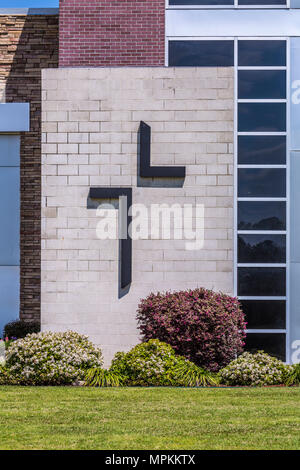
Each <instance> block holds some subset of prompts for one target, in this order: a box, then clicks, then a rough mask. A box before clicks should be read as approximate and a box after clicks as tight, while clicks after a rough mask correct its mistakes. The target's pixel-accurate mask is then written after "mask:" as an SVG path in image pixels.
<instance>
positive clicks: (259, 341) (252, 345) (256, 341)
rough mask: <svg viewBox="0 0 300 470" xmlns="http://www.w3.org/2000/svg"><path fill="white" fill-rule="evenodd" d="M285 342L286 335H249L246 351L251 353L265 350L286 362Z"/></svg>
mask: <svg viewBox="0 0 300 470" xmlns="http://www.w3.org/2000/svg"><path fill="white" fill-rule="evenodd" d="M285 341H286V337H285V334H284V333H248V334H247V337H246V346H245V349H246V351H250V352H255V351H261V350H263V351H265V352H266V353H268V354H271V356H276V357H278V359H281V360H282V361H285Z"/></svg>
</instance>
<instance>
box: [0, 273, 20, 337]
mask: <svg viewBox="0 0 300 470" xmlns="http://www.w3.org/2000/svg"><path fill="white" fill-rule="evenodd" d="M0 299H1V301H0V331H1V336H2V331H3V328H4V326H5V325H6V323H8V322H10V321H13V320H16V319H17V318H18V317H19V310H20V300H19V299H20V268H19V266H0Z"/></svg>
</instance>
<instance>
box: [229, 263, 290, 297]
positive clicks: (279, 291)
mask: <svg viewBox="0 0 300 470" xmlns="http://www.w3.org/2000/svg"><path fill="white" fill-rule="evenodd" d="M285 284H286V272H285V268H258V267H255V268H238V295H240V296H247V297H248V296H269V295H271V296H277V295H279V296H283V295H285V292H286V285H285Z"/></svg>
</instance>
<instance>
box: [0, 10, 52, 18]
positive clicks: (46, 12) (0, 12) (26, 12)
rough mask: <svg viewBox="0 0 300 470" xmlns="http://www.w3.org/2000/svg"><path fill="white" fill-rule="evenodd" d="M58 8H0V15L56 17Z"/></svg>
mask: <svg viewBox="0 0 300 470" xmlns="http://www.w3.org/2000/svg"><path fill="white" fill-rule="evenodd" d="M58 14H59V8H0V15H2V16H3V15H20V16H27V15H58Z"/></svg>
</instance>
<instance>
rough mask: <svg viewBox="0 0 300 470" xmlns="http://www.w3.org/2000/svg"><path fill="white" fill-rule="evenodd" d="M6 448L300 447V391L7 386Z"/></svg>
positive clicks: (0, 407) (1, 406) (1, 420)
mask: <svg viewBox="0 0 300 470" xmlns="http://www.w3.org/2000/svg"><path fill="white" fill-rule="evenodd" d="M0 428H1V439H0V449H1V450H3V449H106V450H109V449H110V450H117V449H120V450H125V449H126V450H132V449H136V450H139V449H151V450H166V449H170V450H171V449H178V450H180V449H299V448H300V388H256V389H250V388H236V389H180V388H177V389H176V388H165V389H162V388H149V389H146V388H143V389H141V388H123V389H122V388H120V389H95V388H94V389H90V388H89V389H88V388H77V387H54V388H50V387H41V388H38V387H36V388H34V387H0Z"/></svg>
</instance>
